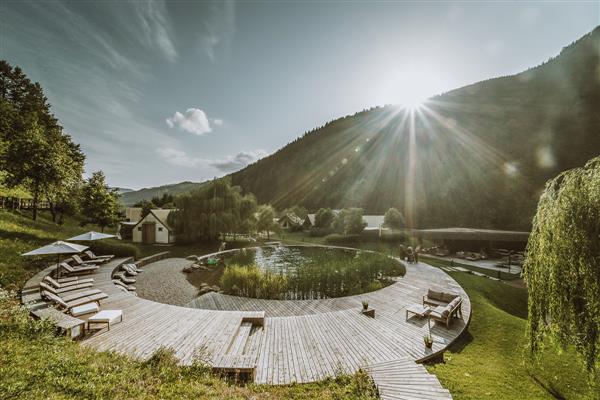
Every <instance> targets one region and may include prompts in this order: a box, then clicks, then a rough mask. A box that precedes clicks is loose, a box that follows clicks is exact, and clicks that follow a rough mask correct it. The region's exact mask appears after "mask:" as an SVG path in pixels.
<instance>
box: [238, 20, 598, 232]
mask: <svg viewBox="0 0 600 400" xmlns="http://www.w3.org/2000/svg"><path fill="white" fill-rule="evenodd" d="M599 58H600V27H598V28H596V29H594V31H593V32H591V33H589V34H587V35H585V36H584V37H582V38H581V39H579V40H577V41H576V42H574V43H573V44H571V45H569V46H567V47H565V48H563V50H562V51H561V52H560V54H559V55H558V56H557V57H555V58H552V59H550V60H549V61H547V62H545V63H543V64H542V65H540V66H537V67H534V68H531V69H528V70H527V71H524V72H522V73H519V74H516V75H512V76H506V77H500V78H493V79H489V80H486V81H482V82H478V83H474V84H471V85H468V86H465V87H462V88H459V89H455V90H452V91H450V92H447V93H445V94H442V95H440V96H436V97H435V98H433V99H431V100H430V101H429V102H428V103H427V104H426V107H424V108H422V109H420V110H417V111H415V112H414V113H411V112H409V111H407V110H402V109H400V108H399V107H396V106H385V107H375V108H372V109H369V110H364V111H362V112H359V113H356V114H354V115H351V116H345V117H343V118H339V119H337V120H334V121H331V122H329V123H327V124H326V125H324V126H322V127H320V128H317V129H314V130H312V131H310V132H307V133H306V134H304V135H303V136H302V137H300V138H297V139H296V140H294V141H293V142H291V143H289V144H288V145H286V146H284V147H283V148H281V149H280V150H279V151H277V152H275V153H273V154H272V155H270V156H268V157H265V158H263V159H261V160H259V161H257V162H255V163H254V164H252V165H249V166H248V167H246V168H244V169H243V170H240V171H238V172H235V173H233V174H231V179H232V182H233V183H234V184H236V185H240V186H242V187H243V188H244V190H245V191H248V192H252V193H254V194H255V195H256V196H257V198H258V200H259V202H261V203H272V204H273V205H275V206H276V207H278V208H285V207H289V206H291V205H296V204H298V205H303V206H305V207H307V208H308V209H309V210H316V209H318V208H320V207H332V208H340V207H346V206H358V207H362V208H364V209H365V212H366V213H369V214H380V213H383V212H385V210H387V208H389V207H391V206H394V207H397V208H399V209H400V210H402V211H403V212H404V213H405V214H406V216H407V217H408V219H409V221H410V223H411V224H412V225H414V226H419V227H443V226H471V227H478V228H500V229H528V228H529V225H530V221H531V217H532V216H533V213H534V210H535V206H536V204H537V199H538V197H539V194H540V192H541V190H542V188H543V186H544V183H545V182H546V180H548V179H549V178H551V177H554V176H556V175H557V174H558V173H559V172H561V171H564V170H566V169H569V168H573V167H576V166H581V165H583V164H584V163H585V161H586V160H588V159H590V158H592V157H593V156H595V155H598V154H600V72H599V71H600V62H599Z"/></svg>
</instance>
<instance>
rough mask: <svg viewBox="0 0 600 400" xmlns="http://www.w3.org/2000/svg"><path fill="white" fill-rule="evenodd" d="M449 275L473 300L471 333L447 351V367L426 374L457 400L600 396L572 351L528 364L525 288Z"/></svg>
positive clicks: (545, 355) (553, 351)
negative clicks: (429, 374) (433, 377)
mask: <svg viewBox="0 0 600 400" xmlns="http://www.w3.org/2000/svg"><path fill="white" fill-rule="evenodd" d="M450 275H451V276H452V277H453V278H454V279H455V280H456V281H457V282H458V283H459V284H460V285H461V286H462V287H463V288H464V289H465V290H466V291H467V293H468V295H469V297H470V299H471V306H472V310H473V312H472V317H471V324H470V326H469V331H468V333H467V334H466V335H465V336H463V337H461V338H460V339H459V340H458V342H457V343H455V344H453V345H452V346H451V347H450V349H449V351H448V352H446V355H445V363H444V364H437V365H434V366H429V367H428V369H429V371H430V372H433V373H435V374H436V375H437V377H438V378H439V380H440V382H441V383H442V385H443V386H444V387H446V388H447V389H449V390H450V392H451V393H452V395H453V397H454V399H483V398H493V399H552V398H564V399H596V398H598V397H599V395H598V393H600V392H596V391H595V390H594V389H593V388H592V387H591V386H590V385H589V384H588V380H587V375H586V372H585V369H584V366H583V362H582V361H581V359H580V358H579V357H577V356H576V355H575V353H574V352H573V351H565V352H562V353H561V354H559V353H557V351H556V349H555V348H554V347H552V346H549V347H548V348H547V349H546V351H545V352H544V353H543V355H542V357H541V359H540V361H539V363H534V362H531V361H530V360H529V357H528V356H527V352H526V350H525V348H526V347H525V345H526V342H525V335H524V332H525V323H526V320H525V317H526V316H527V293H526V290H525V289H520V288H516V287H513V286H511V285H508V284H505V283H502V282H496V281H491V280H489V279H486V278H483V277H478V276H474V275H470V274H466V273H461V272H455V273H450ZM596 389H600V388H596Z"/></svg>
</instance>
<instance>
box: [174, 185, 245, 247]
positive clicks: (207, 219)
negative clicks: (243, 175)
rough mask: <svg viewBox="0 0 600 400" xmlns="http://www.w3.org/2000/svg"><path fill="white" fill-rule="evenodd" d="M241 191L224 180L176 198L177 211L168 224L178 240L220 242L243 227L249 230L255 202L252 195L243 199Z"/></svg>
mask: <svg viewBox="0 0 600 400" xmlns="http://www.w3.org/2000/svg"><path fill="white" fill-rule="evenodd" d="M241 190H242V189H241V188H240V187H239V186H232V185H231V181H230V180H229V178H223V179H215V180H213V181H212V182H210V183H209V184H206V185H203V186H202V187H200V188H199V189H197V190H195V191H193V192H191V193H189V194H186V195H182V196H178V197H176V198H175V208H176V209H177V210H176V211H173V212H172V213H170V214H169V223H170V224H172V226H173V228H174V229H175V233H176V234H177V238H178V240H181V241H183V242H196V241H207V240H218V238H219V237H220V236H221V235H222V234H224V233H231V232H236V231H237V230H238V229H240V227H241V225H242V224H244V226H247V224H248V223H249V221H248V219H249V216H248V214H250V213H252V204H253V203H254V204H255V201H256V200H255V199H254V196H251V195H246V196H242V195H241ZM242 204H243V210H242ZM242 214H243V215H242Z"/></svg>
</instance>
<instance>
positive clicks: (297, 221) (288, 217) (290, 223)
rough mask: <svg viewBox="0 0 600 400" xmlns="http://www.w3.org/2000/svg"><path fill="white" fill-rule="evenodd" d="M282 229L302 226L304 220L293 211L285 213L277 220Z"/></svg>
mask: <svg viewBox="0 0 600 400" xmlns="http://www.w3.org/2000/svg"><path fill="white" fill-rule="evenodd" d="M277 222H278V223H279V226H280V227H281V228H282V229H299V228H302V224H303V223H304V220H303V219H302V218H300V217H299V216H297V215H296V214H294V213H287V214H285V215H284V216H282V217H281V218H279V220H278V221H277Z"/></svg>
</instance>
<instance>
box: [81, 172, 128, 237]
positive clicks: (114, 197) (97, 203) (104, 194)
mask: <svg viewBox="0 0 600 400" xmlns="http://www.w3.org/2000/svg"><path fill="white" fill-rule="evenodd" d="M81 213H82V217H83V220H82V223H92V224H96V225H99V226H100V228H101V230H102V232H104V228H105V227H107V226H111V225H113V224H114V223H115V222H116V221H117V219H118V217H119V194H118V193H117V190H115V189H110V188H109V187H108V185H107V184H106V182H105V178H104V173H103V172H102V171H97V172H94V173H93V174H92V176H91V177H90V178H89V179H88V180H87V181H86V182H85V183H84V185H83V187H82V189H81Z"/></svg>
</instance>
